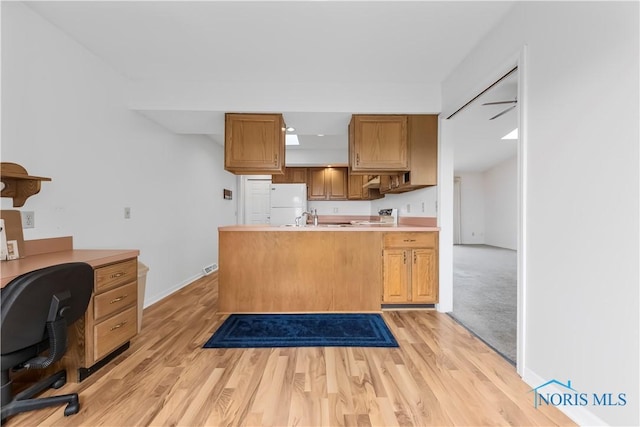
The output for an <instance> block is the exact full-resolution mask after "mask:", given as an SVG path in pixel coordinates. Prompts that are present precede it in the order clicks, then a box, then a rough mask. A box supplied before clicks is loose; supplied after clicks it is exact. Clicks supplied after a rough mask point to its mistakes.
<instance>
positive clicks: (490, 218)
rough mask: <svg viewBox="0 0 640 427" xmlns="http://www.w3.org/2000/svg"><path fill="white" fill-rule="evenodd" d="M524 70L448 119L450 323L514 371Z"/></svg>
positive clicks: (511, 73) (508, 76) (505, 78)
mask: <svg viewBox="0 0 640 427" xmlns="http://www.w3.org/2000/svg"><path fill="white" fill-rule="evenodd" d="M518 74H519V73H518V67H514V68H513V69H511V70H510V71H509V72H508V73H506V74H505V75H503V76H502V77H500V78H499V79H498V80H496V81H495V82H494V83H493V84H491V85H489V86H488V87H487V88H486V89H485V90H483V91H482V92H480V93H479V94H478V95H476V96H475V97H473V98H472V99H471V100H470V101H469V102H468V103H466V104H465V105H463V106H462V107H461V108H459V109H458V110H457V111H456V112H454V113H453V114H452V115H450V116H449V117H448V119H452V126H453V130H454V131H453V135H454V143H453V147H454V149H453V164H454V185H453V191H454V195H453V202H454V205H453V237H454V239H453V243H454V247H453V311H452V312H451V313H450V314H451V316H452V317H453V318H454V319H456V320H457V321H458V322H459V323H461V324H462V325H463V326H465V327H466V328H467V329H468V330H469V331H471V332H472V333H473V334H475V335H476V336H478V337H479V338H480V339H482V340H483V341H484V342H485V343H487V344H488V345H489V346H491V347H492V348H493V349H494V350H496V351H497V352H498V353H500V354H501V355H502V356H503V357H505V358H506V359H507V360H509V361H510V362H511V363H512V364H514V365H515V364H516V362H517V354H518V330H519V329H518V322H519V319H518V292H519V287H518V277H519V275H518V252H517V251H518V235H519V233H518V227H519V217H518V215H519V203H520V194H519V192H520V188H519V164H520V163H519V158H518V156H519V148H518V147H519V144H518V139H517V136H515V139H513V138H514V136H513V133H514V132H515V133H516V134H517V130H518V127H519V108H518V94H519V89H518Z"/></svg>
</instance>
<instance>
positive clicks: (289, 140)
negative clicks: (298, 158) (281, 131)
mask: <svg viewBox="0 0 640 427" xmlns="http://www.w3.org/2000/svg"><path fill="white" fill-rule="evenodd" d="M284 145H300V141H298V135H295V134H288V135H285V142H284Z"/></svg>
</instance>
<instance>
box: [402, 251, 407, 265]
mask: <svg viewBox="0 0 640 427" xmlns="http://www.w3.org/2000/svg"><path fill="white" fill-rule="evenodd" d="M402 255H403V256H404V263H405V264H406V263H407V253H406V252H404V253H403V254H402Z"/></svg>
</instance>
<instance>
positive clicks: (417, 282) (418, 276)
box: [411, 249, 438, 303]
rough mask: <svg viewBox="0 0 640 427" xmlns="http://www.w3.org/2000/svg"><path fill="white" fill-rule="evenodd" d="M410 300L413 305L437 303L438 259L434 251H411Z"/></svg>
mask: <svg viewBox="0 0 640 427" xmlns="http://www.w3.org/2000/svg"><path fill="white" fill-rule="evenodd" d="M411 252H412V253H411V256H412V258H413V259H412V261H411V262H412V265H411V300H412V302H415V303H436V302H438V285H437V284H438V280H437V278H438V258H437V256H436V250H435V249H413V250H412V251H411Z"/></svg>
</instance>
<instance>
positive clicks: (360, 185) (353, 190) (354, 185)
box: [347, 175, 383, 200]
mask: <svg viewBox="0 0 640 427" xmlns="http://www.w3.org/2000/svg"><path fill="white" fill-rule="evenodd" d="M372 178H374V176H372V175H349V185H348V190H349V192H348V197H347V198H348V199H349V200H375V199H380V198H382V197H383V196H382V195H381V194H380V190H379V189H378V188H364V185H365V184H366V183H367V182H369V180H370V179H372Z"/></svg>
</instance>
